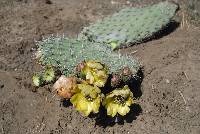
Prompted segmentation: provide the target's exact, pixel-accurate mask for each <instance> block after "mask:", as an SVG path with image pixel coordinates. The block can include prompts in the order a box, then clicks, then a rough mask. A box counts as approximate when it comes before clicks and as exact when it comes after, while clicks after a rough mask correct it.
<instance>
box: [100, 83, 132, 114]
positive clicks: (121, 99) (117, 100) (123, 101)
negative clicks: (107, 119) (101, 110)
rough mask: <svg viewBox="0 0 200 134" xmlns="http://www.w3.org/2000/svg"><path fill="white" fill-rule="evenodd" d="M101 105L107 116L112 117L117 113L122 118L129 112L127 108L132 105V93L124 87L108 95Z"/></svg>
mask: <svg viewBox="0 0 200 134" xmlns="http://www.w3.org/2000/svg"><path fill="white" fill-rule="evenodd" d="M102 104H103V106H105V108H106V109H107V115H109V116H112V117H114V116H115V115H116V114H117V113H118V114H120V115H122V116H124V115H126V114H127V113H128V112H129V111H130V108H129V106H131V105H132V104H133V93H132V92H131V91H130V89H129V88H128V86H127V85H126V86H124V88H122V89H120V88H119V89H115V90H113V91H112V92H111V93H109V94H108V95H107V96H106V97H105V99H104V100H103V102H102Z"/></svg>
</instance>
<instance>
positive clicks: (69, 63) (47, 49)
mask: <svg viewBox="0 0 200 134" xmlns="http://www.w3.org/2000/svg"><path fill="white" fill-rule="evenodd" d="M37 45H38V50H37V52H36V58H37V59H39V62H40V63H41V64H43V65H45V66H46V65H51V66H54V67H57V68H58V69H59V70H60V71H61V72H62V74H65V75H68V74H72V73H73V72H74V68H75V66H76V65H77V64H78V63H80V62H82V61H84V60H98V61H100V62H102V63H104V64H106V65H107V66H108V67H109V69H110V71H111V72H115V71H117V70H119V69H121V68H123V67H126V66H128V67H129V68H130V69H131V70H133V71H134V72H135V73H136V72H137V71H138V69H139V63H138V62H137V61H136V60H134V59H133V58H129V57H128V56H122V55H120V54H118V53H114V52H112V51H111V50H110V49H108V48H107V47H106V46H102V45H99V44H98V43H92V42H88V41H80V40H76V39H68V38H65V37H56V38H55V37H49V38H48V39H45V40H43V41H40V42H38V43H37Z"/></svg>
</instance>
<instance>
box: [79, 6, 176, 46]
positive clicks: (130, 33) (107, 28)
mask: <svg viewBox="0 0 200 134" xmlns="http://www.w3.org/2000/svg"><path fill="white" fill-rule="evenodd" d="M177 8H178V6H177V5H176V4H174V3H170V2H160V3H158V4H155V5H152V6H147V7H143V8H125V9H122V10H121V11H119V12H118V13H115V14H113V15H112V16H109V17H106V18H104V19H103V20H102V21H99V22H96V23H94V24H92V25H90V26H89V27H85V28H84V29H83V30H82V32H81V33H80V34H79V37H78V38H79V39H84V40H89V41H93V42H99V43H101V44H107V45H108V46H109V48H111V49H116V48H122V47H127V46H130V45H132V44H137V43H140V42H142V41H144V40H145V39H148V38H150V37H152V36H153V35H154V34H155V33H156V32H158V31H160V30H162V28H163V27H164V26H166V25H167V24H168V23H169V22H170V20H171V18H172V17H173V16H174V14H175V12H176V10H177Z"/></svg>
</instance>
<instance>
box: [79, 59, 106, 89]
mask: <svg viewBox="0 0 200 134" xmlns="http://www.w3.org/2000/svg"><path fill="white" fill-rule="evenodd" d="M76 71H77V73H78V74H80V75H81V76H82V77H83V79H84V80H86V81H87V82H88V83H89V84H93V85H95V86H98V87H104V86H105V84H106V81H107V79H108V70H107V68H106V66H105V65H103V64H101V63H100V62H98V61H94V60H89V61H83V62H81V63H79V64H78V65H77V66H76Z"/></svg>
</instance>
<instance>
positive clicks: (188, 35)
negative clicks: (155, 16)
mask: <svg viewBox="0 0 200 134" xmlns="http://www.w3.org/2000/svg"><path fill="white" fill-rule="evenodd" d="M157 1H159V0H151V1H150V0H130V2H127V1H126V0H117V1H110V0H51V1H50V0H0V133H1V134H33V133H41V134H59V133H61V134H78V133H80V134H88V133H91V134H98V133H108V134H111V133H113V134H118V133H127V134H157V133H159V134H200V45H199V44H200V38H199V37H200V28H199V27H195V26H193V25H192V24H190V23H184V25H183V26H181V25H177V24H175V23H173V24H172V26H169V27H168V29H171V30H166V31H164V32H162V38H161V36H159V38H158V37H156V39H154V40H151V41H148V42H146V43H143V44H140V45H135V46H133V47H130V48H127V49H124V50H121V52H122V53H124V54H130V53H132V56H133V57H134V58H137V59H139V60H140V62H141V63H142V65H143V74H144V79H143V81H142V84H141V90H142V94H141V97H140V99H138V104H139V105H140V107H139V106H138V105H136V106H134V107H133V112H132V113H130V114H129V115H128V117H127V118H126V121H127V122H125V123H124V124H122V125H120V124H109V122H105V121H104V119H103V120H102V119H101V118H100V117H99V120H100V121H99V120H95V119H94V118H89V117H83V116H82V115H81V114H79V113H78V112H76V111H75V110H74V109H73V107H72V106H71V105H70V106H67V107H64V106H63V105H60V104H61V103H60V100H59V98H58V97H53V96H54V94H53V93H52V92H51V85H47V86H44V87H40V88H39V89H37V92H33V91H34V90H35V89H34V87H33V86H32V84H31V76H32V74H33V72H34V71H36V70H38V69H39V68H40V67H39V66H38V65H37V64H36V63H35V61H34V60H33V53H34V52H35V48H36V45H35V40H41V39H42V37H43V36H45V37H46V36H49V35H50V34H57V33H58V34H62V33H65V34H66V35H68V36H70V37H76V36H77V34H78V33H79V32H80V30H81V29H82V28H83V26H86V25H88V24H89V23H90V22H94V21H96V20H97V19H100V18H102V17H104V16H106V15H108V14H112V13H113V12H115V11H117V10H119V9H120V8H122V7H124V6H131V5H132V6H139V5H144V4H151V3H154V2H157ZM180 4H181V5H182V4H184V2H183V1H182V3H180ZM183 13H184V12H183V11H180V12H179V14H180V18H181V16H182V14H183ZM186 20H187V19H186ZM186 20H185V19H183V21H182V22H187V21H186ZM165 32H167V33H165ZM103 121H104V124H102V122H103ZM99 124H100V125H99Z"/></svg>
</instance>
